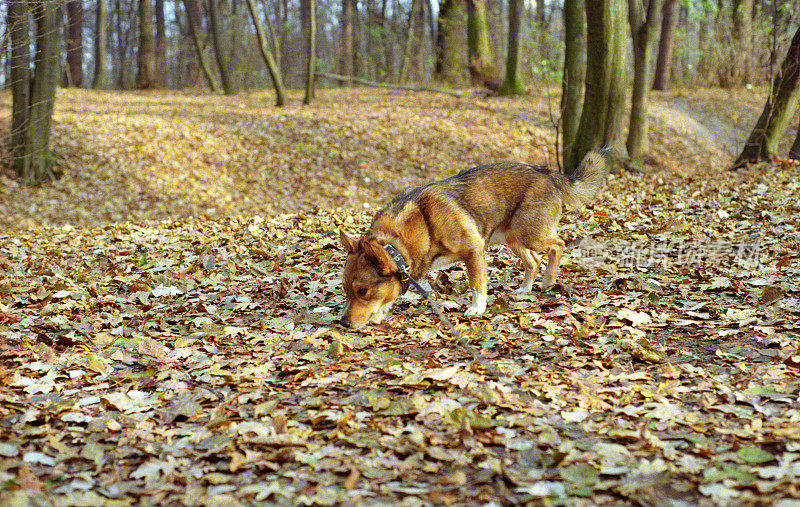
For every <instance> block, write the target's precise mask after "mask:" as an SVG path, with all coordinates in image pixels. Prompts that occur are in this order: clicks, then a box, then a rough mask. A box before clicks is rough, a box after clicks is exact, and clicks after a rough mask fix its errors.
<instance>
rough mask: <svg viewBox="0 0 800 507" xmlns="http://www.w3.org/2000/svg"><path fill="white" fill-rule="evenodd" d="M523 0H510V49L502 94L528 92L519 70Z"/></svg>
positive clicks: (507, 55)
mask: <svg viewBox="0 0 800 507" xmlns="http://www.w3.org/2000/svg"><path fill="white" fill-rule="evenodd" d="M523 8H524V3H523V0H509V3H508V51H507V54H506V78H505V81H503V87H502V88H501V89H500V95H516V94H522V93H526V90H525V83H524V82H523V81H522V76H521V75H520V72H519V39H520V28H521V26H520V25H521V22H522V10H523Z"/></svg>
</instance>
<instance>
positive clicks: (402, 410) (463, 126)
mask: <svg viewBox="0 0 800 507" xmlns="http://www.w3.org/2000/svg"><path fill="white" fill-rule="evenodd" d="M327 93H328V92H326V94H327ZM98 97H101V98H102V100H101V99H100V98H98ZM116 97H118V95H117V94H107V95H102V94H100V95H97V94H93V93H89V92H76V91H62V92H60V95H59V101H58V102H57V104H58V109H57V115H56V119H57V122H56V129H57V132H59V133H61V134H64V133H65V132H66V131H70V132H73V130H74V132H73V134H74V135H75V136H76V137H74V138H71V139H72V141H69V139H70V137H69V135H66V136H63V137H62V136H60V135H57V136H56V138H57V139H59V138H60V139H61V140H60V141H59V142H60V143H62V150H63V151H62V153H63V154H64V157H65V164H66V170H65V176H64V178H63V179H62V180H61V181H60V182H57V183H56V184H53V185H51V186H45V187H43V188H41V189H37V190H35V191H34V190H29V189H19V188H13V185H14V184H13V183H12V182H10V181H4V182H3V184H2V186H0V188H3V189H4V190H3V192H4V199H5V198H8V203H9V205H8V206H7V207H6V213H9V215H7V219H6V220H7V222H6V223H8V224H9V227H8V229H7V230H6V232H3V233H2V234H0V357H1V358H2V360H1V361H0V383H2V385H3V389H2V390H0V400H1V401H2V403H0V455H1V456H2V457H3V459H2V460H0V463H1V464H0V484H2V490H1V491H2V492H1V493H0V494H2V498H3V499H4V501H11V502H14V501H27V500H30V501H39V500H44V499H51V500H53V501H56V502H57V503H59V504H65V505H95V504H131V503H138V502H145V503H171V504H177V503H184V504H199V503H205V504H236V503H248V504H249V503H270V504H274V503H277V504H287V505H288V504H292V505H294V504H320V505H330V504H335V503H378V502H380V503H386V502H404V503H408V504H419V503H448V504H450V503H477V502H483V503H486V502H499V503H524V502H534V503H535V502H549V503H554V504H570V505H584V504H585V505H598V504H615V505H616V504H641V503H646V504H651V503H672V504H701V505H703V504H704V505H718V504H730V505H743V504H764V503H775V504H779V503H780V502H784V503H786V504H787V505H788V502H791V501H792V500H794V501H796V500H797V499H798V498H800V489H798V484H800V429H798V428H800V410H799V409H798V397H799V396H800V383H798V375H800V350H798V342H797V338H798V336H799V335H800V333H798V323H797V322H798V313H800V304H798V286H797V283H798V269H800V266H799V265H798V254H797V252H798V233H797V230H798V218H797V217H798V216H800V214H799V213H798V211H800V210H798V205H797V202H796V195H797V192H798V190H800V189H798V183H797V182H798V169H797V168H794V167H785V168H781V167H766V166H764V167H757V168H754V169H751V170H749V171H743V172H737V173H728V172H725V171H723V169H724V160H723V159H722V158H720V157H717V158H715V159H714V163H710V164H709V162H708V160H707V159H708V157H709V156H710V155H709V154H712V153H717V152H716V151H714V150H716V149H717V148H716V147H713V146H709V147H705V148H703V147H702V146H700V147H697V146H696V147H692V148H691V150H689V149H687V148H686V146H683V147H681V148H680V149H679V148H675V149H674V150H672V151H670V150H669V149H667V148H665V147H664V146H665V145H668V143H670V142H677V141H672V139H673V137H674V136H673V134H674V133H673V132H672V131H670V130H669V129H666V128H665V129H655V130H654V132H653V133H651V142H659V143H661V144H658V147H657V148H655V149H654V153H656V155H654V157H653V160H651V161H650V162H649V163H650V164H651V166H652V167H651V169H652V171H650V172H648V173H647V174H622V175H612V176H611V177H610V180H609V184H608V187H607V188H606V190H604V191H603V193H602V194H601V196H600V197H599V198H598V200H597V201H596V202H595V203H594V204H592V205H590V206H589V207H588V208H587V209H585V210H583V211H581V212H579V213H569V214H567V216H566V217H565V219H564V220H563V221H562V231H563V232H562V237H563V238H564V239H565V241H567V243H568V244H569V246H568V251H567V252H566V253H565V256H564V262H563V264H562V271H561V275H560V279H559V281H560V284H559V286H557V287H556V288H555V289H554V290H552V291H550V292H546V293H542V292H539V291H534V293H532V294H530V295H524V296H517V295H512V294H511V290H512V289H514V288H516V287H517V286H518V284H519V283H520V282H521V274H520V267H519V265H518V263H517V261H516V259H515V258H514V257H513V255H511V254H510V253H509V252H508V251H506V250H505V249H493V250H490V252H489V254H488V256H489V266H490V274H489V280H490V285H491V287H490V301H489V310H488V312H487V314H486V315H484V316H482V317H477V318H476V317H470V318H467V317H464V316H463V314H462V312H463V308H464V307H465V305H466V302H467V301H466V289H467V287H466V277H465V275H464V273H463V269H462V268H461V267H453V268H450V269H448V270H446V271H442V272H440V273H439V274H437V275H434V276H430V277H428V281H429V282H430V283H431V284H432V286H433V288H434V289H435V290H436V291H437V297H438V298H439V299H440V300H441V301H443V302H444V303H445V304H444V305H443V306H444V307H445V308H446V311H447V313H448V316H449V318H450V319H452V320H453V321H454V322H456V324H457V326H458V327H459V329H460V331H461V332H462V334H463V335H464V336H465V337H466V338H467V339H468V340H469V341H470V343H471V344H472V345H473V346H474V347H476V348H477V349H479V350H480V351H481V353H482V354H483V355H484V357H486V358H487V359H488V360H489V361H491V362H492V363H493V364H495V365H496V366H497V368H498V369H499V370H500V371H501V372H502V373H503V374H504V377H505V378H503V379H502V380H500V381H498V380H497V379H495V378H493V377H492V376H491V375H488V374H487V372H486V371H485V370H484V369H483V368H482V367H481V365H480V364H479V363H476V362H474V361H473V360H472V358H471V356H470V355H469V353H467V351H466V350H464V349H463V348H462V347H460V346H459V345H458V343H457V342H456V341H455V340H454V339H453V338H452V337H451V336H449V334H448V333H447V330H446V328H445V327H443V326H442V325H441V324H440V323H439V322H437V321H436V319H435V318H434V317H433V316H432V315H431V314H430V313H429V312H428V311H427V308H426V304H425V303H424V302H423V301H422V300H420V298H419V297H416V296H414V295H413V294H408V295H407V296H405V297H404V298H401V300H400V301H399V302H398V304H397V305H396V308H395V311H394V313H393V315H394V316H393V317H392V318H391V319H390V320H389V321H388V322H386V323H385V324H382V325H378V326H373V327H370V328H367V329H364V330H362V331H359V332H346V331H344V330H341V329H337V328H336V327H335V326H334V325H333V322H334V321H335V319H336V317H337V316H338V313H339V312H340V310H341V308H342V306H343V303H344V296H343V294H342V291H341V287H340V271H341V268H342V263H343V253H342V252H341V251H340V249H339V247H338V244H337V242H336V237H337V235H336V230H337V229H338V228H339V227H342V228H344V229H345V230H346V231H347V232H348V233H349V234H352V235H357V234H359V233H360V232H362V231H363V230H364V229H365V228H366V227H367V226H368V224H369V221H370V219H371V214H372V211H371V210H370V209H365V208H364V206H363V204H364V203H368V204H371V205H374V206H378V205H379V204H380V203H381V202H383V201H384V200H385V199H386V197H387V196H388V195H389V194H391V192H393V191H395V190H396V188H399V187H400V186H401V185H406V184H414V183H417V182H420V181H424V180H427V179H430V178H432V177H438V176H440V175H445V174H448V173H451V172H453V171H454V170H456V169H458V168H461V167H464V166H467V165H469V164H472V163H479V162H483V161H486V160H489V159H506V158H521V159H524V160H531V161H535V160H537V159H539V160H546V159H547V158H548V156H553V155H552V154H549V155H548V153H547V147H546V143H545V141H546V139H547V138H548V136H551V135H552V133H551V132H550V130H548V129H550V127H548V125H547V122H546V115H545V112H546V111H547V109H546V107H544V106H543V104H545V101H544V98H542V97H536V96H533V97H529V98H524V99H513V100H508V101H484V100H483V99H474V100H464V101H455V100H454V99H449V98H448V99H443V98H439V97H432V96H427V95H400V94H388V93H377V92H352V93H350V94H348V95H345V94H336V92H330V96H329V100H322V101H320V104H319V105H318V106H315V107H312V108H300V107H295V108H294V109H293V108H291V107H290V108H287V109H275V108H271V107H266V106H264V105H263V104H262V103H263V102H264V101H265V97H264V96H259V95H243V96H241V97H236V98H233V99H226V98H222V97H198V96H192V95H186V94H166V93H165V94H129V95H128V96H127V97H125V100H121V101H119V102H115V100H116ZM705 98H706V99H707V100H708V97H705ZM712 98H713V97H712ZM62 99H63V100H62ZM93 101H94V103H93ZM177 105H181V106H182V107H180V108H179V107H176V106H177ZM101 106H102V107H101ZM436 107H439V108H444V109H445V110H444V111H436V110H435V108H436ZM120 108H121V109H120ZM71 110H72V112H71ZM87 111H89V113H87ZM126 111H127V112H126ZM243 111H244V112H243ZM387 111H388V112H387ZM101 113H102V114H101ZM281 116H283V117H284V118H286V120H285V121H286V122H291V124H292V128H291V130H290V129H289V127H288V126H287V125H283V124H280V123H278V122H277V121H276V118H279V117H281ZM365 118H366V120H364V119H365ZM79 119H80V122H79V121H78V120H79ZM437 119H438V123H436V120H437ZM101 121H103V122H105V123H106V124H107V125H106V127H107V128H105V129H99V127H98V125H99V123H97V124H95V123H93V122H101ZM78 127H80V129H84V130H80V129H79V128H78ZM154 128H156V129H161V131H160V132H156V131H155V130H154ZM58 129H61V130H58ZM258 132H261V133H262V134H263V137H258V136H257V135H256V133H258ZM178 133H180V135H178ZM348 136H351V137H348ZM537 136H538V138H539V139H540V140H541V144H535V143H532V142H531V138H537ZM661 137H663V139H662V138H661ZM132 139H135V141H133V140H132ZM69 143H73V144H72V147H71V148H69V147H68V146H67V145H68V144H69ZM281 143H284V144H281ZM65 146H67V147H65ZM379 148H380V149H379ZM337 150H340V151H338V152H337ZM692 150H694V151H692ZM703 150H705V151H703ZM704 154H705V155H704ZM704 156H705V158H704ZM715 156H716V155H715ZM337 157H338V158H337ZM336 160H339V162H336ZM240 163H241V171H237V169H236V167H237V164H240ZM291 164H295V165H294V167H292V165H291ZM702 164H707V165H709V167H703V166H702ZM170 165H171V166H173V167H174V171H173V172H169V171H168V170H167V169H166V168H167V167H168V166H170ZM313 167H317V168H318V169H317V170H309V168H313ZM89 168H91V171H89V170H88V169H89ZM293 171H294V172H293ZM367 177H369V178H370V183H365V178H367ZM81 178H83V179H82V180H81ZM248 178H250V179H249V180H248ZM292 178H294V179H292ZM373 178H374V179H373ZM381 179H382V180H381ZM251 180H252V181H251ZM80 181H83V182H84V183H85V185H83V186H81V185H80V184H79V182H80ZM247 181H250V183H249V184H246V182H247ZM353 181H357V183H354V182H353ZM346 182H349V183H346ZM104 185H106V186H104ZM243 185H244V187H243ZM248 185H249V186H248ZM348 185H349V186H348ZM100 189H102V191H99V190H100ZM128 191H130V192H131V193H130V194H129V193H128ZM84 192H85V193H84ZM159 192H163V193H159ZM359 192H360V193H359ZM248 193H250V197H249V200H248V201H242V196H244V195H246V194H248ZM301 193H302V195H301ZM63 199H74V200H75V204H74V205H73V206H71V207H70V208H69V209H66V210H65V211H63V212H62V213H61V214H59V213H56V212H55V211H54V210H56V209H57V208H58V206H63V204H64V202H65V201H63ZM211 208H213V210H211ZM62 209H63V208H62ZM48 210H49V211H48ZM214 210H215V211H214ZM212 211H213V212H212ZM26 225H27V226H29V227H25V226H26Z"/></svg>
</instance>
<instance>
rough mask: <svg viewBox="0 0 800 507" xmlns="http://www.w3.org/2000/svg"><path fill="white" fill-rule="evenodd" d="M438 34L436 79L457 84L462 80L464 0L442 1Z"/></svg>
mask: <svg viewBox="0 0 800 507" xmlns="http://www.w3.org/2000/svg"><path fill="white" fill-rule="evenodd" d="M438 26H439V28H438V31H437V34H436V72H435V75H436V79H438V80H440V81H444V82H446V83H450V84H455V83H458V82H459V81H460V80H461V67H462V63H461V62H462V60H461V47H460V46H461V40H462V39H463V27H464V0H441V2H440V4H439V24H438Z"/></svg>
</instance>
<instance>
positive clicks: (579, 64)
mask: <svg viewBox="0 0 800 507" xmlns="http://www.w3.org/2000/svg"><path fill="white" fill-rule="evenodd" d="M585 76H586V15H585V12H584V0H564V80H563V82H562V83H561V90H562V93H561V130H562V144H561V146H562V151H563V153H562V166H563V167H566V166H567V161H569V160H572V150H573V149H574V145H575V134H576V133H577V132H578V124H579V123H580V120H581V98H582V97H583V80H584V77H585Z"/></svg>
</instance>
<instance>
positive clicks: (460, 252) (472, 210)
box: [340, 152, 608, 328]
mask: <svg viewBox="0 0 800 507" xmlns="http://www.w3.org/2000/svg"><path fill="white" fill-rule="evenodd" d="M606 156H607V152H590V153H588V154H587V155H586V157H585V158H584V160H583V162H581V165H580V167H578V169H576V171H575V173H574V174H573V176H572V177H567V176H564V175H563V174H561V173H556V172H552V171H549V170H547V169H542V168H537V167H534V166H529V165H524V164H515V163H500V164H491V165H487V166H480V167H475V168H471V169H467V170H464V171H461V172H460V173H458V174H457V175H455V176H452V177H450V178H447V179H445V180H442V181H438V182H434V183H430V184H428V185H424V186H422V187H417V188H414V189H412V190H410V191H408V192H406V193H403V194H401V195H398V196H397V197H395V198H394V199H393V200H392V201H391V202H390V203H389V204H388V205H387V206H386V207H385V208H384V209H382V210H381V211H379V212H378V213H377V215H376V216H375V218H374V220H373V222H372V225H371V226H370V228H369V230H368V231H367V232H366V233H365V234H364V236H362V237H361V238H360V239H359V240H358V241H355V240H353V239H351V238H349V237H348V236H347V235H346V234H345V233H344V232H343V231H340V240H341V242H342V246H343V248H344V249H345V251H346V252H347V254H348V256H347V261H346V262H345V268H344V277H343V285H344V292H345V295H346V297H347V305H346V306H345V309H344V312H343V314H342V317H341V319H340V323H341V324H342V325H343V326H344V327H353V328H359V327H362V326H364V325H365V324H367V323H368V322H370V321H372V322H377V321H380V320H381V319H383V318H384V317H385V316H386V313H387V311H388V308H389V306H390V305H391V303H392V302H393V301H394V300H395V299H397V297H398V296H399V295H400V293H401V290H402V284H401V282H400V277H399V274H398V270H397V266H396V265H395V263H394V261H393V260H392V259H391V257H390V256H389V254H388V253H387V252H386V250H384V248H383V246H384V245H386V244H388V243H391V244H392V245H394V246H395V248H397V249H398V250H399V251H400V252H401V253H402V255H403V258H404V259H405V260H406V263H407V264H408V265H409V267H410V269H411V275H412V276H413V277H414V278H420V277H422V276H423V275H424V274H425V273H427V272H428V271H429V270H430V269H431V267H432V266H433V265H434V263H436V264H437V265H438V264H441V263H445V262H447V261H461V262H464V264H465V265H466V268H467V276H468V278H469V287H470V290H471V291H472V304H471V305H470V306H469V308H468V309H467V312H466V313H467V314H468V315H479V314H481V313H483V311H484V310H485V309H486V297H487V295H486V293H487V267H486V257H485V250H486V248H487V247H488V245H489V244H495V243H501V244H502V243H505V244H506V245H508V246H509V248H510V249H511V250H512V251H513V252H514V253H515V254H516V255H517V256H518V257H519V258H520V259H521V260H522V265H523V267H524V269H525V278H524V280H523V282H522V286H521V287H520V289H519V291H523V292H528V291H530V290H531V289H532V288H533V280H534V278H535V277H536V274H537V273H538V271H539V266H540V264H541V258H540V257H539V255H538V252H545V253H546V254H547V267H546V269H545V271H544V274H543V275H542V288H544V289H546V288H549V287H551V286H552V285H553V284H555V281H556V276H557V274H558V266H559V263H560V261H561V254H562V253H563V251H564V241H562V240H561V239H560V238H559V237H558V220H559V217H560V216H561V211H562V208H563V206H564V205H567V206H568V207H571V208H574V207H578V206H580V205H582V204H584V203H587V202H589V201H590V200H591V199H592V198H593V197H594V195H595V194H596V193H597V191H598V189H599V187H600V186H601V185H602V182H603V180H604V179H605V176H606V174H607V171H608V169H607V164H606V158H605V157H606Z"/></svg>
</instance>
